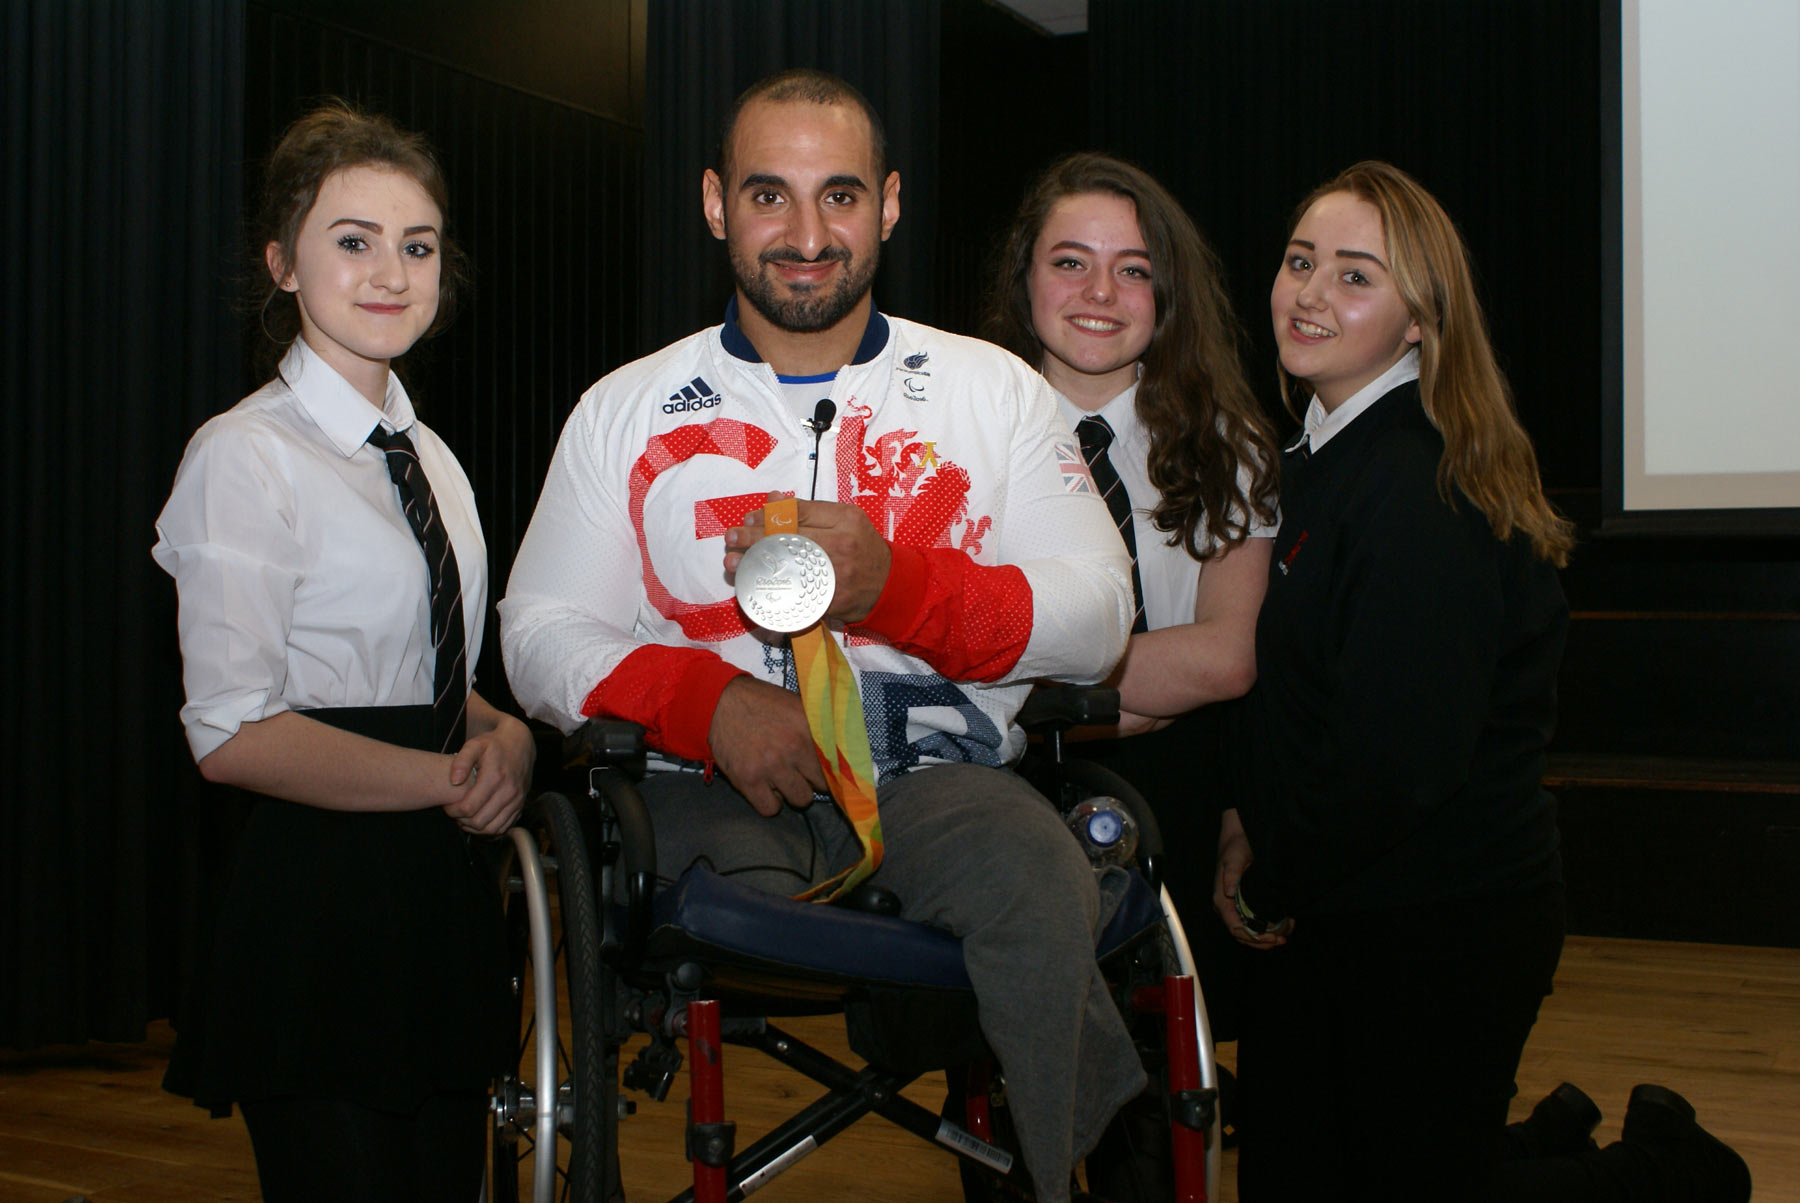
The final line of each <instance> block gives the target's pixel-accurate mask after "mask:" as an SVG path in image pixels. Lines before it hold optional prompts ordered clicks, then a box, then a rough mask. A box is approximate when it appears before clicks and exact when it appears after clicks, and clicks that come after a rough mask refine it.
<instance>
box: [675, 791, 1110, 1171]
mask: <svg viewBox="0 0 1800 1203" xmlns="http://www.w3.org/2000/svg"><path fill="white" fill-rule="evenodd" d="M643 792H644V798H645V801H646V803H647V804H648V805H649V808H650V814H651V819H652V822H653V824H654V826H655V829H656V850H657V864H658V871H659V874H662V875H665V877H666V879H672V878H674V877H676V876H679V874H680V873H681V872H682V870H684V869H685V868H687V866H688V865H690V864H692V863H693V862H695V861H705V862H707V863H709V864H710V865H711V866H712V867H713V868H714V869H716V870H717V871H719V872H720V873H722V874H725V875H727V876H731V877H733V878H735V879H737V880H740V881H743V882H745V883H746V884H749V885H752V886H755V887H756V888H758V889H763V890H768V891H771V892H773V893H780V894H796V893H799V892H800V891H801V890H802V889H804V888H805V887H806V886H808V885H810V884H812V883H813V882H816V881H822V880H824V879H825V878H827V877H829V876H830V875H831V874H832V872H834V871H835V870H837V869H840V868H843V867H844V866H846V865H848V864H851V863H853V862H854V861H855V860H856V858H857V857H858V856H859V855H860V851H861V850H860V848H859V847H858V845H857V842H856V834H855V832H854V831H853V830H852V829H851V827H850V825H849V823H848V822H846V821H845V820H844V817H843V815H842V814H841V813H840V812H839V811H838V809H837V808H836V807H835V806H834V805H832V804H831V803H830V802H817V803H814V804H813V805H812V806H810V807H807V808H805V809H802V810H794V809H791V808H790V809H787V810H784V811H783V812H782V813H781V814H780V815H778V816H776V817H775V818H773V819H765V818H763V817H762V816H761V815H758V814H757V813H756V812H755V811H754V810H752V809H751V808H750V804H749V803H748V802H746V801H744V800H743V798H742V797H740V796H739V795H738V793H737V792H736V791H735V790H733V789H732V788H731V787H730V785H729V784H727V783H726V782H725V781H724V780H723V779H721V778H716V779H714V781H713V782H712V783H711V784H707V783H706V782H705V781H703V780H702V779H701V777H700V776H699V775H698V774H694V773H655V774H652V775H651V776H650V778H649V779H648V780H647V781H646V782H645V783H644V791H643ZM877 800H878V803H879V805H880V808H881V827H882V834H883V838H884V844H885V849H886V851H885V856H884V859H883V861H882V865H881V868H880V870H879V871H878V872H877V873H876V875H875V878H874V880H875V881H877V882H879V883H880V884H882V885H884V886H886V887H887V888H888V889H890V890H892V891H894V893H896V894H897V895H899V897H900V902H901V914H902V915H903V916H904V917H905V918H908V919H912V920H915V921H918V922H922V923H929V924H931V925H933V926H935V927H940V928H943V929H944V930H946V931H949V932H951V933H952V934H954V935H957V936H959V937H961V939H962V943H963V962H964V964H965V965H966V967H967V969H968V973H969V980H970V981H971V982H973V983H974V986H975V996H976V1002H977V1006H978V1009H979V1012H980V1018H981V1031H982V1035H983V1036H985V1037H986V1039H987V1042H988V1045H989V1046H990V1047H991V1048H992V1049H993V1050H994V1053H995V1055H996V1056H998V1057H999V1059H1000V1064H1001V1068H1002V1070H1003V1071H1004V1073H1005V1075H1006V1097H1007V1102H1008V1105H1009V1107H1010V1108H1011V1110H1012V1115H1013V1120H1014V1123H1015V1125H1016V1127H1017V1130H1018V1134H1019V1144H1020V1152H1021V1153H1022V1154H1023V1156H1024V1159H1025V1165H1026V1167H1027V1168H1028V1169H1029V1170H1030V1171H1031V1176H1032V1179H1033V1181H1034V1182H1035V1183H1036V1185H1037V1193H1038V1198H1039V1199H1040V1200H1042V1201H1043V1203H1063V1201H1064V1200H1066V1199H1067V1198H1068V1197H1069V1177H1070V1172H1071V1170H1072V1168H1073V1167H1074V1165H1075V1162H1076V1161H1077V1160H1079V1159H1080V1158H1082V1157H1085V1156H1086V1155H1087V1153H1088V1152H1089V1150H1091V1149H1092V1148H1093V1146H1094V1143H1095V1142H1096V1141H1098V1140H1099V1138H1100V1133H1101V1131H1102V1130H1103V1129H1104V1128H1105V1126H1106V1123H1107V1121H1108V1120H1110V1119H1111V1118H1112V1115H1113V1113H1114V1112H1115V1111H1117V1110H1118V1108H1119V1107H1120V1106H1121V1105H1122V1104H1123V1103H1124V1102H1125V1101H1126V1100H1127V1099H1130V1098H1132V1097H1133V1096H1135V1095H1136V1094H1138V1093H1139V1092H1140V1091H1141V1090H1143V1088H1144V1085H1145V1077H1144V1071H1143V1067H1142V1065H1141V1064H1140V1062H1139V1058H1138V1055H1137V1052H1136V1050H1135V1049H1134V1048H1133V1047H1132V1042H1131V1037H1130V1036H1129V1035H1128V1034H1127V1033H1126V1031H1125V1024H1124V1022H1123V1020H1121V1019H1120V1017H1119V1012H1118V1009H1117V1008H1116V1007H1115V1006H1114V1005H1113V1001H1112V997H1111V995H1110V994H1109V993H1108V992H1107V989H1106V985H1105V982H1104V981H1103V980H1102V978H1101V976H1100V970H1099V968H1098V967H1097V966H1096V965H1095V963H1094V941H1095V939H1096V937H1097V936H1098V935H1099V933H1100V931H1101V929H1102V928H1103V926H1104V925H1105V922H1106V920H1107V919H1108V918H1109V917H1110V916H1111V914H1112V911H1113V909H1114V907H1115V906H1116V905H1117V902H1118V897H1119V894H1120V893H1121V892H1122V890H1123V886H1124V880H1125V878H1124V873H1123V871H1122V870H1118V869H1112V870H1108V873H1107V875H1105V876H1104V877H1101V878H1098V879H1097V878H1096V875H1095V873H1094V870H1093V868H1092V867H1091V866H1090V865H1089V864H1088V861H1087V857H1086V856H1085V855H1084V854H1083V853H1082V851H1081V848H1080V846H1079V845H1077V844H1076V842H1075V841H1074V840H1073V839H1072V838H1070V836H1069V833H1068V831H1067V830H1066V829H1065V828H1064V827H1063V824H1062V820H1061V819H1060V818H1059V817H1058V816H1057V814H1056V811H1055V809H1054V808H1053V807H1052V806H1051V805H1050V804H1049V803H1048V802H1047V801H1045V800H1044V798H1043V796H1042V795H1041V794H1039V793H1038V792H1037V791H1036V790H1033V789H1032V788H1031V787H1030V786H1029V785H1027V784H1026V783H1025V782H1024V781H1023V780H1022V779H1021V778H1019V777H1018V776H1017V775H1016V774H1013V773H1011V772H1008V771H1006V770H1002V769H993V768H986V767H983V766H979V765H961V764H959V765H933V766H928V767H924V768H920V769H916V770H914V771H913V772H911V773H908V774H906V775H905V776H902V777H898V778H895V779H894V780H892V781H889V782H888V783H887V784H886V785H884V786H882V787H881V790H880V793H879V796H878V799H877Z"/></svg>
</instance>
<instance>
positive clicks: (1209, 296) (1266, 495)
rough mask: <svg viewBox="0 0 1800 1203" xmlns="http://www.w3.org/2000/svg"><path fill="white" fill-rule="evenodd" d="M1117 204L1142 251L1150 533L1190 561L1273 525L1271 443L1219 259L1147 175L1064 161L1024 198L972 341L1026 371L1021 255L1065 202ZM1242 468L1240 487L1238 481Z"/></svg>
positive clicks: (1030, 355) (1029, 350)
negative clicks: (995, 347) (1106, 198)
mask: <svg viewBox="0 0 1800 1203" xmlns="http://www.w3.org/2000/svg"><path fill="white" fill-rule="evenodd" d="M1090 193H1102V194H1107V195H1112V196H1121V197H1124V198H1125V199H1126V200H1128V201H1130V202H1131V203H1132V204H1133V205H1134V206H1135V207H1136V209H1137V220H1138V228H1139V230H1140V232H1142V234H1143V236H1144V247H1145V249H1146V250H1148V251H1149V252H1150V279H1151V287H1152V289H1153V293H1154V296H1155V299H1156V326H1155V329H1154V331H1153V332H1152V334H1151V336H1150V345H1149V347H1148V348H1147V349H1146V350H1145V351H1144V357H1143V360H1142V364H1143V375H1142V376H1141V377H1140V378H1139V381H1138V390H1137V398H1136V408H1137V415H1138V418H1139V419H1140V420H1141V421H1142V422H1143V423H1144V426H1145V428H1146V429H1147V431H1148V432H1149V435H1150V462H1149V469H1150V482H1151V484H1153V485H1155V486H1156V490H1157V492H1158V494H1159V495H1160V500H1159V501H1158V502H1157V506H1156V511H1155V520H1156V526H1157V529H1159V530H1164V531H1168V532H1169V543H1170V545H1171V546H1173V545H1175V544H1176V543H1177V542H1178V541H1179V542H1180V543H1181V544H1182V545H1183V546H1185V547H1186V548H1187V550H1188V554H1190V555H1192V556H1194V557H1195V558H1196V559H1205V558H1207V557H1209V556H1211V555H1213V554H1215V553H1216V552H1217V551H1219V550H1220V549H1221V548H1224V547H1228V546H1232V545H1235V544H1237V543H1240V542H1242V541H1243V540H1244V539H1245V538H1247V537H1248V535H1249V531H1250V522H1251V520H1252V518H1254V519H1255V520H1257V521H1260V522H1263V523H1272V522H1273V521H1274V519H1275V491H1276V482H1275V472H1276V463H1277V452H1276V447H1275V436H1274V432H1273V430H1272V428H1271V427H1270V425H1269V422H1268V419H1267V418H1265V417H1264V416H1263V413H1262V410H1261V408H1260V407H1259V406H1258V405H1257V402H1256V398H1255V397H1254V396H1253V395H1252V394H1251V392H1250V386H1249V384H1248V382H1246V380H1245V379H1244V370H1243V365H1242V363H1241V362H1240V359H1239V354H1238V351H1239V345H1240V343H1241V342H1242V339H1243V332H1242V330H1241V329H1240V327H1239V326H1238V323H1237V318H1236V317H1235V316H1234V315H1233V313H1232V310H1231V299H1230V297H1228V296H1227V295H1226V292H1225V285H1224V281H1223V280H1222V279H1221V274H1220V268H1219V261H1218V259H1217V257H1215V256H1214V255H1213V252H1212V249H1211V248H1210V247H1208V246H1207V245H1206V240H1205V239H1203V238H1202V237H1201V236H1200V231H1199V230H1198V229H1196V228H1195V226H1194V223H1193V221H1192V219H1190V218H1189V217H1188V215H1187V213H1186V211H1185V210H1183V209H1182V207H1181V204H1180V202H1178V201H1177V200H1176V199H1175V198H1174V197H1173V196H1171V195H1170V194H1169V192H1168V190H1167V189H1165V188H1164V187H1163V186H1162V185H1161V184H1159V183H1157V182H1156V181H1155V180H1154V179H1152V178H1151V177H1150V175H1149V173H1147V172H1145V171H1144V170H1142V169H1141V168H1138V167H1134V166H1132V165H1131V164H1130V163H1126V162H1123V161H1122V160H1119V159H1115V158H1112V157H1110V156H1108V155H1102V154H1093V153H1083V154H1076V155H1070V156H1069V157H1067V158H1065V159H1061V160H1059V161H1058V162H1056V163H1053V164H1051V166H1050V167H1049V169H1048V170H1046V171H1045V172H1044V173H1043V175H1041V176H1039V177H1038V180H1037V182H1036V183H1035V184H1033V185H1032V187H1031V189H1030V190H1029V191H1028V192H1027V193H1026V194H1025V199H1024V202H1023V203H1022V204H1021V205H1020V206H1019V212H1018V216H1017V217H1016V218H1014V220H1013V224H1012V231H1011V233H1010V234H1009V235H1008V237H1007V240H1006V244H1005V247H1004V249H1003V251H1002V252H1001V253H1002V262H1001V265H1000V269H999V271H997V272H996V273H995V278H994V281H993V284H992V287H991V288H990V290H989V293H988V298H987V304H986V306H985V309H984V313H983V318H982V326H981V332H982V335H983V336H984V337H985V338H987V339H989V340H990V341H992V342H996V343H999V344H1000V345H1001V346H1003V347H1005V348H1006V349H1007V350H1009V351H1011V352H1013V353H1014V354H1015V355H1018V356H1019V357H1020V358H1021V359H1024V360H1025V361H1026V362H1028V363H1032V364H1036V365H1039V366H1040V367H1041V366H1042V364H1043V361H1044V344H1043V342H1042V341H1041V340H1040V339H1039V338H1038V336H1037V332H1036V331H1035V330H1033V328H1032V324H1031V267H1032V253H1033V251H1034V250H1035V248H1036V246H1037V240H1038V236H1039V234H1041V233H1042V232H1043V229H1044V223H1045V222H1046V221H1048V220H1049V217H1050V211H1051V209H1053V208H1054V207H1055V206H1056V203H1057V202H1058V201H1060V200H1062V199H1063V198H1065V197H1070V196H1083V195H1087V194H1090ZM1240 469H1243V470H1245V471H1246V472H1247V475H1248V478H1249V488H1248V490H1246V489H1245V488H1244V486H1243V485H1242V484H1241V483H1240V482H1239V471H1240Z"/></svg>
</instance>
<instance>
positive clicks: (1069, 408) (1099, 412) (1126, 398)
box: [1052, 372, 1142, 442]
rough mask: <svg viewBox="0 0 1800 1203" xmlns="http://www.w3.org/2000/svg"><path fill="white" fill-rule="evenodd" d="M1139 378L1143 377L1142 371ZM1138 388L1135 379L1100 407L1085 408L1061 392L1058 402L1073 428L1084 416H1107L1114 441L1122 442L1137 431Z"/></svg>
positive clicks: (1057, 395) (1058, 394)
mask: <svg viewBox="0 0 1800 1203" xmlns="http://www.w3.org/2000/svg"><path fill="white" fill-rule="evenodd" d="M1139 379H1142V373H1141V372H1140V374H1139ZM1137 390H1138V386H1137V381H1135V380H1134V381H1132V382H1131V384H1130V385H1129V386H1128V387H1127V388H1126V389H1125V391H1124V392H1122V393H1120V394H1119V395H1118V396H1116V397H1114V398H1113V399H1112V400H1111V401H1108V402H1107V403H1106V404H1105V405H1102V406H1101V407H1100V408H1099V409H1083V408H1081V407H1080V406H1079V405H1077V404H1075V403H1074V402H1073V401H1071V400H1069V399H1068V398H1067V397H1065V396H1063V395H1062V394H1061V393H1060V392H1059V393H1057V394H1056V402H1057V404H1058V405H1060V406H1061V407H1062V412H1063V417H1064V418H1065V419H1067V420H1068V423H1069V426H1070V427H1071V428H1073V427H1074V426H1075V424H1076V423H1077V422H1080V421H1081V419H1083V418H1105V419H1106V424H1107V425H1108V426H1110V427H1112V430H1113V441H1114V442H1120V441H1122V440H1124V439H1125V438H1127V437H1128V436H1130V435H1134V434H1136V433H1137V429H1138V417H1137ZM1052 391H1054V390H1052Z"/></svg>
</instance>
